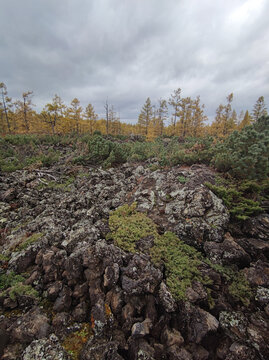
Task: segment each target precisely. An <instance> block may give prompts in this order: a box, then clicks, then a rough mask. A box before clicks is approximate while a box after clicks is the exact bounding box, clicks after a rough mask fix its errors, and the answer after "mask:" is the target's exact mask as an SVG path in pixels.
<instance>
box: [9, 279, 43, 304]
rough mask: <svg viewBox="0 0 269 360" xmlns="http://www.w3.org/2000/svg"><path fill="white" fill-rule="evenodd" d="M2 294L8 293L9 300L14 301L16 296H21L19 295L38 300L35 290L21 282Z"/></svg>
mask: <svg viewBox="0 0 269 360" xmlns="http://www.w3.org/2000/svg"><path fill="white" fill-rule="evenodd" d="M4 293H5V294H7V293H8V295H9V297H10V299H11V300H15V299H16V298H17V296H21V295H27V296H31V297H35V298H38V292H37V291H36V290H35V289H33V288H32V286H31V285H24V284H23V283H21V282H20V283H17V284H15V285H14V286H12V287H11V288H9V289H7V290H5V291H4Z"/></svg>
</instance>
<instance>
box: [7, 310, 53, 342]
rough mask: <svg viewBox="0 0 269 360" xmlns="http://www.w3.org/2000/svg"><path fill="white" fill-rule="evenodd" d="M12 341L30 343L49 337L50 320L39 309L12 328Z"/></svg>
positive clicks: (28, 314) (20, 319)
mask: <svg viewBox="0 0 269 360" xmlns="http://www.w3.org/2000/svg"><path fill="white" fill-rule="evenodd" d="M9 332H10V334H11V338H12V341H14V342H15V341H19V342H20V343H28V344H29V343H30V342H31V341H32V340H34V339H41V338H43V337H46V336H48V334H49V332H50V325H49V320H48V318H47V317H46V315H44V314H43V313H42V312H41V310H40V309H39V308H37V307H35V308H33V309H31V310H30V311H29V312H28V313H26V314H25V315H23V316H22V317H20V318H19V319H18V320H17V321H16V322H15V323H14V324H13V325H12V326H11V327H10V328H9Z"/></svg>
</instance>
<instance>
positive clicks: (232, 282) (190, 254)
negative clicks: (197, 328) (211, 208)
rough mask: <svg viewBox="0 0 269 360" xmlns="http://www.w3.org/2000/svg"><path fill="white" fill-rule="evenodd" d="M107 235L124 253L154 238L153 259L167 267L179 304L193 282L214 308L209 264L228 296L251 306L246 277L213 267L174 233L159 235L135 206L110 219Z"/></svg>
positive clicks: (133, 250)
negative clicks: (205, 269)
mask: <svg viewBox="0 0 269 360" xmlns="http://www.w3.org/2000/svg"><path fill="white" fill-rule="evenodd" d="M109 227H110V230H111V232H110V233H109V234H108V237H109V238H110V239H113V240H114V242H115V244H116V245H117V246H119V247H120V248H122V249H123V250H125V251H130V252H135V251H136V250H137V249H136V243H137V242H138V241H139V240H140V239H141V238H144V237H146V236H152V237H153V239H154V245H153V247H152V248H151V249H150V255H151V259H152V261H153V263H154V264H155V265H156V266H161V265H164V269H165V278H166V283H167V285H168V287H169V289H170V291H171V293H172V295H173V296H174V298H175V299H177V300H185V299H186V290H187V288H188V287H190V286H191V285H192V282H193V281H194V280H196V281H199V282H200V283H202V284H203V285H204V286H205V287H206V289H207V293H208V303H209V306H210V307H214V304H213V302H214V301H213V298H212V296H211V290H210V285H211V284H212V280H210V279H209V278H208V277H205V276H204V275H203V274H202V273H201V271H200V267H201V266H202V265H203V264H205V263H206V264H207V265H208V266H210V267H211V268H212V269H214V270H215V271H217V272H218V273H220V274H221V275H222V277H223V278H224V280H225V281H226V284H227V287H228V292H229V294H230V295H231V296H232V297H233V298H234V299H235V300H236V301H241V302H242V303H243V304H244V305H245V306H248V305H249V304H250V299H251V297H252V289H251V287H250V285H249V283H248V281H247V280H246V278H245V277H244V275H243V273H241V272H238V271H236V270H234V269H232V268H230V267H224V266H221V265H215V264H212V263H211V262H210V261H209V260H208V259H206V258H205V257H204V256H203V255H202V254H201V253H200V252H199V251H197V250H196V249H195V248H193V247H192V246H189V245H187V244H185V243H184V242H183V241H182V240H180V239H179V238H178V237H177V236H176V235H175V234H173V233H172V232H166V233H165V234H163V235H159V234H158V231H157V225H156V224H155V223H154V222H153V221H152V220H151V219H149V218H148V217H147V216H146V215H145V214H144V213H140V212H138V211H137V210H136V204H135V203H133V204H132V205H130V206H129V205H123V206H121V207H119V208H118V209H117V210H115V211H114V212H112V213H111V214H110V217H109Z"/></svg>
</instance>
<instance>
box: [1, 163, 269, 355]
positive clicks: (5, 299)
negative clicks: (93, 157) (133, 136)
mask: <svg viewBox="0 0 269 360" xmlns="http://www.w3.org/2000/svg"><path fill="white" fill-rule="evenodd" d="M215 176H216V173H215V172H214V171H213V170H212V169H210V168H208V167H206V166H202V165H193V166H192V167H190V168H186V167H185V168H183V167H179V166H178V167H174V168H167V169H162V170H156V171H152V167H151V169H150V167H149V164H147V163H144V164H142V165H141V164H137V165H134V164H124V165H122V166H121V167H117V168H111V169H109V170H103V169H101V168H94V167H82V166H81V167H80V166H72V167H66V166H65V165H64V164H60V163H58V165H56V166H54V167H53V168H50V169H46V168H42V169H34V168H33V169H31V170H30V169H29V170H21V171H16V172H14V173H9V174H7V173H2V174H0V246H1V254H2V255H1V258H0V264H1V268H0V276H1V279H2V280H1V281H2V284H1V286H2V291H1V292H0V307H1V316H0V319H1V320H0V356H2V357H1V358H2V359H24V360H28V359H91V360H93V359H107V360H108V359H111V360H117V359H131V360H135V359H145V360H146V359H171V360H177V359H178V360H189V359H193V360H206V359H222V360H237V359H238V360H241V359H242V360H244V359H246V360H252V359H253V360H254V359H262V360H265V359H268V358H269V347H268V338H269V321H268V320H269V263H268V256H269V242H268V240H269V216H268V214H261V215H259V216H256V217H254V218H251V219H249V220H247V221H245V222H244V223H241V224H237V223H234V222H231V221H230V217H229V212H228V210H227V209H226V207H225V206H224V205H223V203H222V200H221V199H219V198H218V197H217V196H216V195H214V194H213V193H212V192H211V191H210V190H209V189H208V188H207V186H206V185H205V182H211V183H213V184H214V182H215ZM134 202H136V203H137V210H138V211H139V212H143V213H144V214H147V216H149V217H150V218H151V219H152V220H153V221H154V223H155V224H156V225H157V228H158V232H159V234H163V233H165V232H166V231H172V232H173V233H175V234H176V235H177V236H178V237H179V238H180V239H182V240H183V241H184V242H185V243H186V244H188V245H190V246H193V247H194V248H195V249H197V250H198V251H200V252H201V253H202V256H203V257H204V259H206V258H207V259H208V261H204V260H203V261H202V263H201V264H200V265H199V266H200V268H199V271H200V273H201V274H202V275H203V277H204V278H206V279H208V284H209V285H208V286H207V287H206V286H205V284H204V283H202V282H200V281H193V282H192V284H191V286H189V287H188V289H187V291H186V297H185V298H184V299H175V297H174V296H173V295H172V294H171V291H170V289H169V286H168V285H167V282H166V268H165V265H164V266H157V265H154V264H153V262H152V261H151V257H150V254H149V251H148V250H149V249H150V248H151V247H152V246H153V244H152V243H153V242H154V241H153V240H152V239H151V238H144V239H140V240H139V243H138V244H137V251H136V252H135V253H130V252H126V251H124V250H123V249H121V248H119V247H117V246H116V245H115V243H114V242H113V240H112V239H111V238H110V237H109V236H107V234H108V233H109V232H110V229H109V225H108V218H109V214H110V213H111V212H112V211H113V210H115V209H117V208H118V207H119V206H121V205H123V204H132V203H134ZM230 267H233V268H234V270H233V271H234V273H236V274H240V276H239V275H238V277H237V278H236V279H237V283H236V282H235V281H234V282H233V283H232V287H231V286H230V285H231V283H229V281H231V278H229V276H230V275H229V274H228V272H226V270H225V271H224V270H223V269H228V268H229V269H230ZM234 273H233V274H234ZM235 276H237V275H231V277H233V278H235ZM7 279H8V280H7ZM241 280H242V281H241ZM246 284H247V285H246ZM229 286H230V287H229ZM244 286H245V287H246V286H248V287H247V288H244Z"/></svg>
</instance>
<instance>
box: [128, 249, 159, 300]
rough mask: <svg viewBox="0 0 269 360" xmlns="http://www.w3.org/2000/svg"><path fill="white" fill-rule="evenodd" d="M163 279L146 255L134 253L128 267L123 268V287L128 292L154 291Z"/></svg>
mask: <svg viewBox="0 0 269 360" xmlns="http://www.w3.org/2000/svg"><path fill="white" fill-rule="evenodd" d="M161 279H162V274H161V272H160V270H159V269H156V268H155V267H154V266H153V265H152V264H151V262H150V261H149V258H148V257H147V256H146V255H141V256H139V255H136V254H135V255H134V256H133V258H132V260H131V261H130V262H129V264H128V266H127V267H126V268H123V269H122V289H123V290H124V291H125V293H126V294H130V295H131V294H133V295H135V294H141V293H142V294H143V293H144V294H145V293H151V294H152V293H154V291H155V289H156V287H157V286H158V284H159V283H160V281H161Z"/></svg>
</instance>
